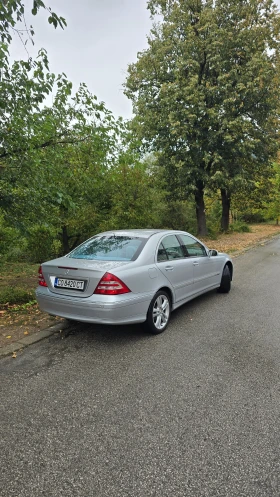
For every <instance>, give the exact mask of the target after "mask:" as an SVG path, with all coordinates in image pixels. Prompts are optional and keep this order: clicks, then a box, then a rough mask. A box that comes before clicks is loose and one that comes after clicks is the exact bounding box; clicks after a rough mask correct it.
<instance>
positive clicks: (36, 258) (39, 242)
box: [26, 225, 61, 263]
mask: <svg viewBox="0 0 280 497" xmlns="http://www.w3.org/2000/svg"><path fill="white" fill-rule="evenodd" d="M56 236H57V233H56V232H55V230H54V228H53V227H50V226H46V225H41V226H40V225H34V226H32V227H31V228H30V229H29V233H28V237H27V240H28V241H27V247H26V254H27V257H28V259H29V260H30V261H32V262H38V263H41V262H44V261H47V260H49V259H53V258H55V257H57V256H58V255H59V253H60V252H61V244H60V243H59V241H58V240H56Z"/></svg>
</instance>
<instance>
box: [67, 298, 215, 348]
mask: <svg viewBox="0 0 280 497" xmlns="http://www.w3.org/2000/svg"><path fill="white" fill-rule="evenodd" d="M215 297H217V299H219V298H220V297H221V294H218V293H217V291H216V290H212V291H210V292H208V293H207V294H204V295H201V296H199V297H197V298H195V299H193V300H191V301H190V302H187V303H186V304H184V305H182V306H181V307H179V308H178V309H175V310H174V311H173V312H172V314H171V319H170V323H169V326H168V329H167V331H166V332H164V333H162V334H159V335H153V334H152V333H149V331H148V330H147V329H146V328H145V324H144V323H141V324H129V325H105V324H91V323H82V322H78V321H77V322H74V321H71V322H69V327H67V328H66V329H65V330H64V332H63V333H62V334H61V335H60V336H61V338H62V339H69V338H70V337H72V338H75V339H79V340H80V341H81V342H83V341H86V342H87V343H88V344H89V343H94V342H96V341H97V342H98V343H100V342H103V343H107V344H109V343H110V344H115V345H116V346H122V345H124V343H125V342H129V343H132V342H139V341H148V340H151V339H152V340H154V339H155V338H156V337H158V338H163V337H164V336H165V334H166V333H168V330H170V329H171V330H172V326H174V325H175V326H176V320H177V319H178V318H180V317H181V316H182V315H184V314H186V315H189V314H191V313H193V312H194V311H195V310H196V309H197V308H199V307H201V306H202V305H203V304H206V303H208V302H210V301H211V300H212V301H213V299H215ZM215 300H216V299H215ZM77 346H79V344H78V345H77Z"/></svg>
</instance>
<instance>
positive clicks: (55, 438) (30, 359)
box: [0, 239, 280, 497]
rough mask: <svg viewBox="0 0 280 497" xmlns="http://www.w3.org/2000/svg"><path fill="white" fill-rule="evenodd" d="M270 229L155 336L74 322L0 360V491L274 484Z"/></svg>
mask: <svg viewBox="0 0 280 497" xmlns="http://www.w3.org/2000/svg"><path fill="white" fill-rule="evenodd" d="M279 297H280V240H279V239H278V240H274V241H273V242H271V243H269V244H268V245H265V246H263V247H259V248H257V249H254V250H251V251H250V252H247V253H246V254H244V255H242V256H239V257H238V258H236V259H235V275H234V284H233V287H232V291H231V292H230V294H228V295H220V294H217V293H216V292H211V293H210V294H208V295H206V296H203V297H201V298H199V299H197V300H195V301H193V302H191V303H189V304H187V305H185V306H184V307H183V308H181V309H179V310H178V311H175V312H174V313H173V315H172V320H171V324H170V326H169V328H168V330H167V331H166V332H165V333H164V334H162V335H158V336H149V335H147V334H145V333H144V332H143V331H142V330H141V328H140V327H139V326H133V327H131V326H130V327H116V328H109V327H101V326H95V325H94V326H88V325H77V326H76V327H75V328H72V330H71V332H70V333H69V334H68V335H67V334H66V335H63V338H62V336H60V335H54V336H53V337H52V338H50V339H48V340H45V341H43V342H40V343H38V344H36V345H33V346H31V347H29V348H27V349H25V350H24V351H23V353H22V355H21V356H19V357H18V358H17V359H11V358H7V359H4V360H2V361H1V362H0V373H1V384H0V399H1V413H0V430H1V438H0V445H1V447H0V495H1V497H41V496H45V497H58V496H61V497H95V496H96V497H152V496H153V497H179V496H180V497H181V496H182V497H189V496H190V497H200V496H201V497H202V496H203V497H206V496H207V497H208V496H211V497H218V496H219V497H227V496H229V497H263V496H265V497H270V496H273V497H274V496H275V497H276V496H277V497H279V495H280V458H279V456H280V305H279Z"/></svg>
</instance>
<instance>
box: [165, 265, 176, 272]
mask: <svg viewBox="0 0 280 497" xmlns="http://www.w3.org/2000/svg"><path fill="white" fill-rule="evenodd" d="M164 269H165V271H173V269H174V268H173V266H165V268H164Z"/></svg>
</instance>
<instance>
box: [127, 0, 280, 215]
mask: <svg viewBox="0 0 280 497" xmlns="http://www.w3.org/2000/svg"><path fill="white" fill-rule="evenodd" d="M148 5H149V8H150V10H151V13H152V14H156V13H158V14H160V16H161V18H162V22H161V23H158V24H157V25H155V26H154V27H153V29H152V31H151V34H150V37H149V38H148V43H149V46H148V48H147V49H146V50H145V51H143V52H141V53H140V54H138V60H137V62H136V63H135V64H131V65H130V66H129V69H128V74H129V75H128V78H127V81H126V95H127V96H128V97H129V98H130V99H131V100H132V101H133V105H134V112H135V114H136V116H135V119H134V122H133V127H134V132H135V134H136V135H137V136H138V137H139V138H140V139H142V140H143V144H144V145H145V147H147V148H148V149H150V150H154V151H157V152H158V153H159V154H160V155H161V157H162V164H163V165H164V167H165V169H166V171H167V174H168V176H169V177H170V178H172V177H173V178H175V180H176V181H173V182H171V183H170V188H172V190H174V188H175V189H176V188H177V186H178V185H180V186H179V189H180V190H181V189H182V186H183V188H184V190H185V191H186V192H187V191H189V192H198V193H199V196H198V195H197V197H196V198H197V201H196V202H197V205H198V201H200V210H199V211H198V217H199V216H200V217H201V216H202V217H203V215H204V214H203V212H204V206H203V200H202V196H203V193H204V189H205V187H207V188H208V189H211V190H216V189H217V188H224V189H226V190H227V191H228V194H229V195H230V194H231V193H232V192H235V191H236V190H238V189H239V188H240V184H243V186H244V187H245V188H246V184H248V182H250V181H252V180H254V179H255V177H256V175H257V174H259V173H263V171H264V170H265V169H266V167H267V165H268V164H269V160H270V159H271V157H273V155H274V154H275V151H276V146H277V142H276V133H277V129H278V124H277V123H278V118H279V115H278V114H279V105H278V91H279V90H278V88H279V64H278V60H279V43H280V38H279V32H280V29H279V22H280V19H279V15H278V13H277V9H276V6H275V5H274V4H273V3H272V2H271V1H270V0H261V1H260V0H250V2H242V3H240V2H239V1H238V0H232V1H231V2H224V1H223V0H217V1H215V2H214V1H206V2H203V1H202V0H199V1H198V2H193V1H192V0H174V1H172V2H167V1H165V0H151V1H150V2H149V3H148ZM199 212H200V214H199ZM198 220H199V219H198Z"/></svg>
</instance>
